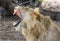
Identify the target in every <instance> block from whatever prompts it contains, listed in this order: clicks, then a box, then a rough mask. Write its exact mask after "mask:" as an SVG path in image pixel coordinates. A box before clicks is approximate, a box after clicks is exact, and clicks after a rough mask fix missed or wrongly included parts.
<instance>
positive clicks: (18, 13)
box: [14, 9, 22, 18]
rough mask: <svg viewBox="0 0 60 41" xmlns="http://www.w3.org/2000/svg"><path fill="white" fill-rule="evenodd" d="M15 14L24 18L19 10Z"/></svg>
mask: <svg viewBox="0 0 60 41" xmlns="http://www.w3.org/2000/svg"><path fill="white" fill-rule="evenodd" d="M14 14H16V15H17V16H18V17H20V18H22V14H21V12H20V11H19V10H18V9H15V10H14Z"/></svg>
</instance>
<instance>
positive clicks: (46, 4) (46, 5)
mask: <svg viewBox="0 0 60 41" xmlns="http://www.w3.org/2000/svg"><path fill="white" fill-rule="evenodd" d="M41 6H42V8H43V9H44V10H47V11H53V12H60V1H59V0H43V2H42V4H41Z"/></svg>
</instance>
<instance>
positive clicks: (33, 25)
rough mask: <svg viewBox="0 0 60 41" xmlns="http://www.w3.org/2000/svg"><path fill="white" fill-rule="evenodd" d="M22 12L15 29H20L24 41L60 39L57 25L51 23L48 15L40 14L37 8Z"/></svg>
mask: <svg viewBox="0 0 60 41" xmlns="http://www.w3.org/2000/svg"><path fill="white" fill-rule="evenodd" d="M27 12H28V10H27ZM24 14H25V15H24V18H23V19H22V21H21V23H20V24H19V26H18V27H16V31H19V30H22V35H23V36H24V38H25V39H26V41H60V31H59V27H58V26H57V25H55V24H54V23H53V21H52V20H51V18H50V17H49V16H44V15H42V14H41V13H40V12H39V8H35V9H32V10H30V12H29V13H24ZM22 15H23V14H22Z"/></svg>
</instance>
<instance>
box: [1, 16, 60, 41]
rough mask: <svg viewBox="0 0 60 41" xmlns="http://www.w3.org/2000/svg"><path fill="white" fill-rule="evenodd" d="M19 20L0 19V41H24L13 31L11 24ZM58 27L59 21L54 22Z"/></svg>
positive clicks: (19, 33)
mask: <svg viewBox="0 0 60 41" xmlns="http://www.w3.org/2000/svg"><path fill="white" fill-rule="evenodd" d="M19 20H20V19H19V18H15V17H11V18H2V19H0V41H25V39H24V37H23V36H22V34H21V32H17V31H15V29H14V27H13V25H12V23H13V22H18V21H19ZM54 23H55V24H57V25H58V26H59V27H60V22H59V21H54Z"/></svg>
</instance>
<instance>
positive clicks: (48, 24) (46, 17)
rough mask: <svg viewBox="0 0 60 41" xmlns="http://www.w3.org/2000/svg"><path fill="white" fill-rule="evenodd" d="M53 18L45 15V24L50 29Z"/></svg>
mask: <svg viewBox="0 0 60 41" xmlns="http://www.w3.org/2000/svg"><path fill="white" fill-rule="evenodd" d="M51 23H52V20H51V18H50V17H49V16H45V18H44V26H45V27H46V29H48V28H49V27H50V26H51Z"/></svg>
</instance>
